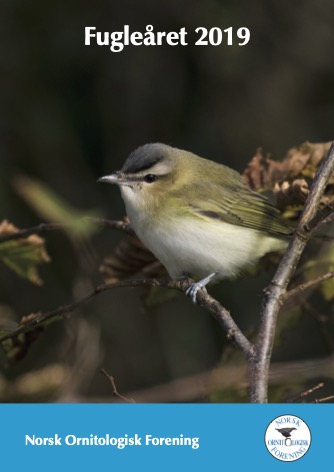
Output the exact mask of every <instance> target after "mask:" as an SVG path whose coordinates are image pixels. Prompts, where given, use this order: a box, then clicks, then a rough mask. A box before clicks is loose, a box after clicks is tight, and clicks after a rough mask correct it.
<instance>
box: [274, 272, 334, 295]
mask: <svg viewBox="0 0 334 472" xmlns="http://www.w3.org/2000/svg"><path fill="white" fill-rule="evenodd" d="M333 277H334V270H332V271H331V272H327V274H323V275H319V277H317V278H316V279H314V280H310V281H309V282H304V283H302V284H300V285H298V286H297V287H295V288H292V289H291V290H289V291H288V292H285V293H284V294H283V295H282V301H283V302H286V301H287V300H288V299H289V298H291V297H294V296H295V295H300V293H301V292H304V291H305V290H307V289H309V288H311V287H313V286H314V285H318V284H320V283H321V282H324V281H325V280H329V279H332V278H333Z"/></svg>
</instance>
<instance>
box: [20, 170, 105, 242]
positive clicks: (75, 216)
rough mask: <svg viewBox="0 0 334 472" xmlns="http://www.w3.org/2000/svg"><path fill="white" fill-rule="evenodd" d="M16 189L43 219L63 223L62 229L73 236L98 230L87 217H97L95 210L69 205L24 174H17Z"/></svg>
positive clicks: (80, 235) (84, 235)
mask: <svg viewBox="0 0 334 472" xmlns="http://www.w3.org/2000/svg"><path fill="white" fill-rule="evenodd" d="M14 185H15V188H16V191H17V192H18V193H19V194H20V195H21V197H23V198H24V199H25V200H26V201H27V202H28V204H29V205H30V206H31V207H32V208H33V209H34V210H35V211H36V212H37V213H38V214H39V215H40V216H41V217H42V218H44V219H46V220H47V221H52V222H53V223H60V224H63V225H64V231H66V232H67V233H68V234H69V236H71V237H73V238H78V237H81V238H82V237H89V236H91V234H93V233H94V232H96V231H98V227H97V225H96V224H95V223H94V222H93V221H91V220H90V219H89V218H87V217H99V216H101V215H100V213H99V212H98V211H96V210H91V211H82V210H78V209H77V208H74V207H72V206H71V205H69V204H68V203H67V202H65V200H63V199H62V198H61V197H60V196H59V195H57V194H56V192H54V191H53V190H51V189H50V188H49V187H48V186H47V185H45V184H43V183H41V182H38V181H37V180H33V179H31V178H29V177H26V176H17V177H16V178H15V181H14Z"/></svg>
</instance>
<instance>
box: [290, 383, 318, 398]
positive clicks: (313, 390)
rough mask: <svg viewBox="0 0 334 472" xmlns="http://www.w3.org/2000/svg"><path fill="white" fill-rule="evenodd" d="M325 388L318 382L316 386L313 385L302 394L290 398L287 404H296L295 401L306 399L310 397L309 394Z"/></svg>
mask: <svg viewBox="0 0 334 472" xmlns="http://www.w3.org/2000/svg"><path fill="white" fill-rule="evenodd" d="M324 386H325V384H324V382H320V383H318V384H317V385H315V386H314V387H312V388H309V389H308V390H305V391H304V392H301V393H299V394H298V395H296V396H295V397H293V398H290V399H289V400H288V401H287V403H296V402H297V401H299V400H301V399H302V398H304V397H307V396H308V395H311V393H313V392H316V391H317V390H319V389H320V388H323V387H324Z"/></svg>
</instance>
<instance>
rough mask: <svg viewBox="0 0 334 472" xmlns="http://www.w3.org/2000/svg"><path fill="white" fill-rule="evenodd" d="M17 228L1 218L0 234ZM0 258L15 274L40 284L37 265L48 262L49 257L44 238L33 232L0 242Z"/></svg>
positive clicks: (6, 233)
mask: <svg viewBox="0 0 334 472" xmlns="http://www.w3.org/2000/svg"><path fill="white" fill-rule="evenodd" d="M17 231H19V230H18V228H16V227H15V226H14V225H12V224H11V223H9V222H8V221H7V220H3V221H2V222H1V223H0V236H5V235H8V234H13V233H16V232H17ZM0 260H1V261H2V262H3V263H4V264H6V265H7V266H8V267H10V268H11V269H12V270H13V271H14V272H16V274H18V275H20V276H21V277H23V278H25V279H27V280H29V281H30V282H32V283H34V284H37V285H41V284H42V281H41V279H40V277H39V274H38V271H37V266H38V265H39V264H42V263H45V262H49V261H50V258H49V255H48V253H47V251H46V249H45V244H44V239H43V238H41V237H40V236H37V235H35V234H33V235H30V236H28V237H27V238H22V239H16V240H12V241H11V240H9V241H4V242H2V243H1V244H0Z"/></svg>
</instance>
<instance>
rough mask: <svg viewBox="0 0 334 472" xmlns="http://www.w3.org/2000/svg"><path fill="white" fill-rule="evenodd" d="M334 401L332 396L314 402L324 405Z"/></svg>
mask: <svg viewBox="0 0 334 472" xmlns="http://www.w3.org/2000/svg"><path fill="white" fill-rule="evenodd" d="M333 399H334V395H330V396H329V397H324V398H318V399H316V400H314V402H313V403H324V402H329V401H331V400H333Z"/></svg>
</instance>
